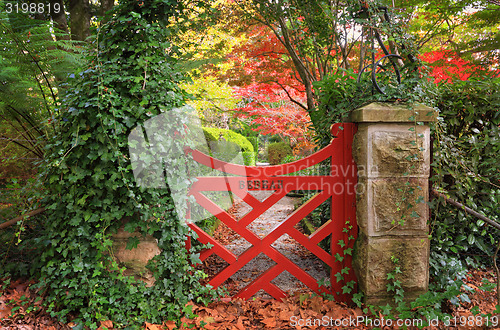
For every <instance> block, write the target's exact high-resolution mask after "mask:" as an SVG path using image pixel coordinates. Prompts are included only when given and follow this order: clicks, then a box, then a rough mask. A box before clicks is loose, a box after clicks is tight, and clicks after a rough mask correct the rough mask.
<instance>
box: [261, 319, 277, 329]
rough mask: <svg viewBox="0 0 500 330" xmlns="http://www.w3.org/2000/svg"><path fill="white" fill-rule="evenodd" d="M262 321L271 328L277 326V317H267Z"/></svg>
mask: <svg viewBox="0 0 500 330" xmlns="http://www.w3.org/2000/svg"><path fill="white" fill-rule="evenodd" d="M260 322H262V323H264V324H265V325H266V326H268V327H270V328H274V327H276V319H275V318H274V317H268V318H266V319H263V320H261V321H260Z"/></svg>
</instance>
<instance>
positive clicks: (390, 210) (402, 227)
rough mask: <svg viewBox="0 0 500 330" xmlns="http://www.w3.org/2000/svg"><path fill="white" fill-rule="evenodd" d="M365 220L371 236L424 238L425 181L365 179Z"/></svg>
mask: <svg viewBox="0 0 500 330" xmlns="http://www.w3.org/2000/svg"><path fill="white" fill-rule="evenodd" d="M368 194H369V196H368V199H369V200H371V201H372V202H371V203H370V206H369V207H370V210H369V212H368V217H369V218H372V219H373V221H370V223H371V224H372V226H371V227H370V228H369V229H368V230H369V233H370V234H371V235H372V236H375V235H377V236H378V235H385V234H389V235H423V236H425V235H427V231H428V228H427V219H428V214H429V211H428V206H427V204H426V203H425V202H424V201H427V200H428V199H427V198H428V181H427V180H426V179H420V178H393V179H390V178H384V179H374V180H369V184H368Z"/></svg>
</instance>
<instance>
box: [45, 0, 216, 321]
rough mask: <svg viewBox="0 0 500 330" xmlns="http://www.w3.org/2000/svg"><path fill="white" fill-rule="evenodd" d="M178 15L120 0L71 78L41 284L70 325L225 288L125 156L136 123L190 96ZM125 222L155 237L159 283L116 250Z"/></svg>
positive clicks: (50, 164)
mask: <svg viewBox="0 0 500 330" xmlns="http://www.w3.org/2000/svg"><path fill="white" fill-rule="evenodd" d="M182 12H183V8H182V6H181V5H180V4H179V3H178V2H177V1H173V0H152V1H136V0H124V1H120V4H119V5H118V6H116V8H115V9H114V10H113V12H112V13H111V16H109V18H108V20H107V23H106V24H105V25H103V26H102V27H101V28H100V30H99V31H98V33H97V37H96V38H95V40H93V43H92V50H91V51H89V53H88V56H87V58H88V65H87V66H86V67H85V69H83V70H81V71H79V72H75V73H74V74H73V75H71V79H69V86H68V88H67V90H68V92H67V94H66V95H65V97H64V98H63V100H62V103H61V104H62V106H61V108H60V109H59V110H58V121H59V122H60V124H61V129H60V130H59V131H58V132H57V134H56V135H55V136H54V137H53V138H52V140H51V142H50V144H49V146H48V149H47V157H46V161H45V166H44V167H45V168H46V171H45V172H44V173H43V185H44V187H43V189H41V190H42V193H41V194H42V196H41V197H42V199H41V203H43V205H45V207H46V209H47V210H48V212H49V214H48V219H49V222H48V223H47V226H46V230H45V233H44V240H43V241H44V242H45V246H44V253H43V255H42V264H43V266H42V270H41V275H40V280H41V281H40V287H41V288H43V289H44V290H46V295H47V297H46V302H47V305H48V308H49V311H50V312H51V313H52V315H54V316H58V317H59V318H60V319H61V320H62V321H67V320H68V318H69V317H71V318H73V317H75V316H76V319H75V320H73V322H76V323H77V324H80V325H85V326H90V327H91V328H97V326H98V324H99V323H98V322H99V321H103V320H111V321H113V323H114V324H115V325H116V326H118V327H125V326H130V327H139V326H141V325H143V324H144V322H145V321H147V322H151V323H162V322H163V321H165V320H172V319H179V316H180V315H181V313H182V312H183V308H184V306H185V305H186V303H187V302H188V301H190V300H193V301H196V302H200V301H204V302H207V301H210V300H211V299H213V297H215V296H216V295H217V292H218V291H216V290H212V289H211V288H209V287H204V286H202V285H201V284H200V283H199V279H200V278H202V277H204V276H205V275H204V274H203V273H201V272H200V271H196V270H195V269H194V268H193V266H192V265H193V264H195V263H196V262H198V261H199V258H198V255H197V254H195V253H194V252H195V251H191V253H188V252H187V251H186V248H185V241H186V239H187V237H189V236H192V233H190V231H189V229H188V227H187V226H185V224H184V223H183V221H182V220H180V219H181V217H180V216H179V215H178V214H176V210H175V208H174V202H173V200H172V197H171V196H170V194H169V191H168V189H145V188H141V187H138V186H137V185H136V182H135V180H134V176H133V171H132V168H131V164H130V159H129V154H128V144H127V142H128V141H127V138H128V135H129V133H130V132H131V131H132V130H133V129H134V128H135V127H137V126H138V125H141V124H142V123H144V122H145V121H147V120H148V119H150V118H152V117H154V116H156V115H159V114H161V113H163V112H165V111H169V110H171V109H172V108H175V107H179V106H181V105H183V103H184V101H185V100H186V98H187V97H188V96H187V95H186V93H185V92H183V91H182V90H181V89H180V88H179V87H178V83H179V82H180V81H181V80H182V79H184V77H183V76H182V75H181V74H180V73H179V72H180V70H179V67H178V60H177V57H178V55H179V51H178V49H177V48H176V47H175V46H174V45H173V43H172V42H171V41H172V35H173V29H174V27H173V26H172V25H169V24H170V23H171V22H172V21H175V20H176V19H177V18H179V17H178V16H179V15H180V14H179V13H182ZM167 124H168V123H167ZM171 125H175V123H172V124H171ZM176 128H177V127H165V129H167V130H171V129H176ZM169 171H171V172H173V173H175V168H172V169H169ZM124 219H127V221H128V222H127V223H126V225H125V230H126V231H129V232H132V231H134V230H139V231H140V232H141V233H142V234H149V235H152V236H154V237H155V238H156V239H157V240H158V246H159V247H160V249H161V254H160V255H158V256H156V257H155V258H154V259H153V260H152V261H150V263H149V268H150V269H151V270H152V271H153V274H154V277H155V279H156V283H155V285H154V286H152V287H146V285H145V284H144V283H142V282H141V281H138V280H135V279H134V278H133V277H129V276H125V275H124V274H123V271H124V267H122V266H121V265H119V264H118V263H117V261H116V260H115V259H113V258H112V249H111V246H112V239H111V235H112V234H113V233H114V232H116V231H117V230H118V228H120V226H122V224H123V220H124ZM133 245H134V244H132V246H133Z"/></svg>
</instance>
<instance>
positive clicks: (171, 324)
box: [163, 321, 176, 330]
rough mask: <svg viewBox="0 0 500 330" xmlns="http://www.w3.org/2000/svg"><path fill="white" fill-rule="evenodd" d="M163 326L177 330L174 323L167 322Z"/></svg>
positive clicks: (169, 329)
mask: <svg viewBox="0 0 500 330" xmlns="http://www.w3.org/2000/svg"><path fill="white" fill-rule="evenodd" d="M163 325H164V326H166V327H167V329H168V330H173V329H175V327H176V325H175V322H174V321H166V322H163Z"/></svg>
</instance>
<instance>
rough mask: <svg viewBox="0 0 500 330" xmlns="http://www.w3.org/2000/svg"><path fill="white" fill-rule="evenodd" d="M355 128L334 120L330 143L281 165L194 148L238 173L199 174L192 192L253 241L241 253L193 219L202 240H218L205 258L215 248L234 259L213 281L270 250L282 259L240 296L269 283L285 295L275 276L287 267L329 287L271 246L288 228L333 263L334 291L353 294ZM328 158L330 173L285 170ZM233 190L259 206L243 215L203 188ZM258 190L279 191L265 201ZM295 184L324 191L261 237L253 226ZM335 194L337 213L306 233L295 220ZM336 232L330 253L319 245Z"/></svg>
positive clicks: (203, 158)
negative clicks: (241, 161)
mask: <svg viewBox="0 0 500 330" xmlns="http://www.w3.org/2000/svg"><path fill="white" fill-rule="evenodd" d="M355 131H356V126H355V124H351V123H344V124H335V125H333V126H332V134H333V135H334V136H336V138H335V139H333V140H332V142H331V143H330V144H329V145H328V146H327V147H325V148H323V149H321V150H320V151H318V152H316V153H314V154H313V155H311V156H309V157H307V158H304V159H301V160H298V161H296V162H293V163H288V164H282V165H276V166H265V167H254V166H242V165H236V164H230V163H226V162H223V161H220V160H217V159H214V158H212V157H210V156H207V155H205V154H203V153H201V152H199V151H197V150H195V151H193V152H192V154H193V158H194V160H195V161H197V162H198V163H200V164H203V165H206V166H208V167H210V168H212V169H215V170H219V171H222V172H224V173H229V174H233V175H236V176H224V177H198V178H197V179H198V180H197V181H196V182H195V183H194V184H193V185H192V187H191V190H190V193H191V194H192V195H193V196H194V197H195V198H196V201H197V202H198V203H199V204H200V205H201V206H202V207H204V208H205V209H206V210H208V211H209V212H210V213H212V214H213V215H215V216H216V217H217V218H219V219H220V220H221V221H222V222H223V223H225V224H226V225H227V226H228V227H229V228H231V229H232V230H234V231H235V232H237V233H238V234H239V235H241V236H242V237H243V238H244V239H246V240H247V241H248V242H250V243H251V244H252V246H251V247H250V248H248V249H247V250H246V251H245V252H243V253H242V254H241V255H239V256H237V255H234V254H233V253H231V251H229V250H228V249H226V248H225V247H224V245H222V244H221V243H219V242H218V241H216V240H215V239H214V238H213V237H211V236H210V235H208V234H207V233H205V232H204V231H203V230H201V229H200V228H199V227H198V226H196V224H194V223H189V226H190V227H191V228H192V229H193V230H194V231H195V232H196V233H197V234H198V240H199V241H200V242H201V243H203V244H207V243H210V244H212V245H213V247H212V248H210V249H207V250H204V251H202V253H201V255H200V259H201V260H202V261H203V260H205V259H206V258H207V257H209V256H210V255H212V254H214V253H215V254H217V255H218V256H219V257H221V258H222V259H224V260H225V261H226V262H227V263H228V264H229V265H228V266H227V267H225V268H224V269H222V270H221V271H220V272H219V273H217V274H216V275H215V276H214V277H213V278H212V279H211V280H210V281H209V283H208V284H210V285H212V286H214V287H218V286H219V285H221V284H222V283H224V281H226V280H227V279H228V278H229V277H231V276H232V275H233V274H234V273H236V272H237V271H238V270H240V269H241V268H242V267H243V266H244V265H246V264H247V263H248V262H249V261H251V260H252V259H253V258H255V257H256V256H257V255H259V254H260V253H264V254H265V255H267V256H268V257H269V258H271V259H272V260H273V261H274V262H276V265H274V266H272V267H271V268H269V269H267V270H266V271H264V272H263V273H262V274H260V276H258V277H257V278H256V279H255V280H253V281H252V282H251V283H250V284H248V285H247V286H246V287H245V288H243V289H242V290H241V291H240V292H238V294H236V296H235V297H241V298H244V299H248V298H250V297H252V296H253V295H254V294H255V293H256V292H257V291H259V290H260V289H263V290H264V291H266V292H267V293H268V294H270V295H271V296H273V297H274V298H276V299H282V298H284V297H285V296H286V294H285V292H283V291H282V290H281V289H280V288H279V287H277V286H276V285H274V284H273V283H271V281H272V280H273V279H274V278H275V277H276V276H278V275H279V274H281V273H282V272H283V271H285V270H286V271H288V272H289V273H290V274H291V275H293V276H295V277H296V278H297V279H299V280H300V281H301V282H302V283H304V284H305V285H307V286H308V287H309V288H310V289H311V290H313V291H315V292H317V293H319V292H320V291H323V292H325V291H326V289H325V288H324V287H321V288H320V287H319V285H318V283H317V282H316V280H315V279H314V278H313V277H312V276H310V275H309V274H308V273H307V272H305V271H304V270H303V269H301V268H300V267H298V266H297V265H296V264H295V263H293V262H292V261H290V260H289V259H288V258H287V257H285V256H284V255H283V254H281V253H280V252H279V251H277V250H276V249H275V248H274V247H272V246H271V244H273V243H274V241H276V239H278V238H279V237H280V236H282V235H283V234H285V233H286V234H288V235H289V236H290V237H292V238H293V239H295V240H296V241H297V242H298V243H300V244H302V245H303V246H304V247H305V248H307V249H308V250H309V251H310V252H312V253H313V254H314V255H316V256H317V257H318V258H319V259H321V260H322V261H324V262H325V263H326V264H327V265H328V266H329V267H331V272H330V282H331V290H329V291H330V292H328V293H330V294H333V295H334V296H335V297H336V299H337V300H346V299H348V296H349V295H348V294H347V293H348V292H350V290H352V289H353V288H354V283H355V282H354V281H355V276H354V272H353V270H352V266H351V254H352V245H353V243H354V239H355V237H356V234H357V225H356V212H355V211H356V209H355V191H354V190H355V185H356V183H357V172H356V166H355V163H354V161H353V159H352V156H351V155H352V140H353V136H354V133H355ZM328 158H331V167H330V175H326V176H285V174H289V173H294V172H296V171H299V170H303V169H306V168H308V167H311V166H313V165H315V164H318V163H320V162H321V161H323V160H325V159H328ZM227 190H231V191H232V192H233V193H234V194H235V195H237V196H239V197H240V198H241V199H243V201H245V202H246V203H247V204H249V205H250V206H251V207H252V208H253V210H251V211H250V212H249V213H247V214H246V215H245V216H243V217H242V218H241V219H240V220H239V221H238V220H236V219H234V218H233V217H232V216H231V215H230V214H229V213H227V212H226V211H224V210H223V209H222V208H220V207H219V206H217V205H216V204H215V203H214V202H212V201H211V200H210V199H209V198H207V197H206V196H205V195H203V194H202V193H201V192H203V191H227ZM255 190H270V191H274V193H273V194H272V195H271V196H270V197H268V198H267V199H265V200H264V201H262V202H261V201H259V200H257V199H256V198H255V197H253V196H252V195H251V194H249V193H248V191H255ZM293 190H315V191H318V192H317V193H316V194H315V195H314V196H313V197H312V198H311V199H309V200H308V201H307V202H306V203H305V204H303V205H302V206H300V207H299V208H298V209H296V210H295V211H294V212H293V213H291V214H290V215H289V216H288V217H287V219H286V220H285V221H283V222H282V223H281V224H280V225H279V226H278V227H277V228H275V229H274V230H273V231H272V232H270V233H269V234H268V235H267V236H265V237H263V238H260V237H259V236H258V235H256V234H255V233H254V232H252V231H251V230H249V229H247V226H248V225H249V224H250V223H251V222H252V221H254V220H255V219H256V218H257V217H259V216H260V215H261V214H262V213H264V212H265V211H266V210H268V209H269V208H270V207H271V206H273V205H274V204H275V203H276V202H278V201H279V200H280V199H281V198H282V197H283V196H285V195H286V194H287V193H289V192H290V191H293ZM329 198H331V199H332V200H331V205H332V208H331V219H330V220H329V221H328V222H326V223H325V224H323V225H322V226H321V227H320V228H318V229H317V230H316V231H315V232H314V233H312V234H311V235H309V236H305V235H304V234H302V233H301V232H299V231H298V230H297V229H295V228H294V225H295V224H297V223H298V222H299V221H300V220H301V219H303V218H304V217H306V216H307V215H308V214H309V213H311V212H312V211H313V210H314V209H315V208H317V207H318V206H319V205H321V204H322V203H323V202H324V201H326V200H327V199H329ZM330 234H331V235H332V239H331V247H330V248H331V251H330V253H327V252H326V251H325V250H323V249H322V248H320V247H319V246H318V243H319V242H320V241H322V240H323V239H324V238H326V237H327V236H328V235H330Z"/></svg>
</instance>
